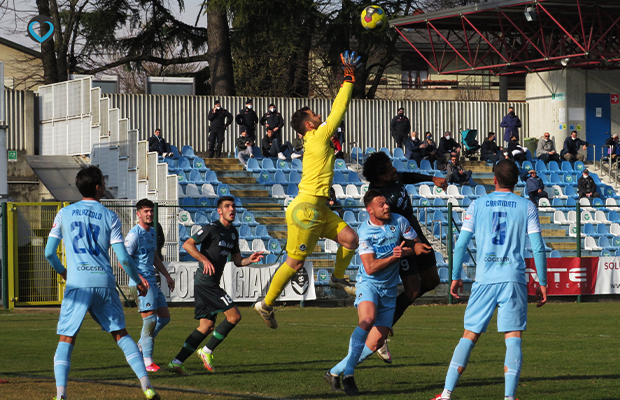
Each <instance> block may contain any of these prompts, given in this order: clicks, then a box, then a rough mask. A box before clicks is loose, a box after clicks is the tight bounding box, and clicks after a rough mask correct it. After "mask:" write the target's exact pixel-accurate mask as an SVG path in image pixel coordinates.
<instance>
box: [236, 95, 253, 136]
mask: <svg viewBox="0 0 620 400" xmlns="http://www.w3.org/2000/svg"><path fill="white" fill-rule="evenodd" d="M235 122H236V123H237V125H239V131H240V132H243V131H246V132H247V133H248V137H249V138H250V139H252V140H255V139H256V124H257V123H258V117H257V116H256V112H255V111H254V110H252V99H247V100H246V101H245V108H244V109H243V110H241V111H239V114H237V116H236V117H235Z"/></svg>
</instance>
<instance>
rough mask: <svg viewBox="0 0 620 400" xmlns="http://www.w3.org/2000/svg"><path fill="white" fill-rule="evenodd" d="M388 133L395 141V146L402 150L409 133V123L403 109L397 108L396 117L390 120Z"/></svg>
mask: <svg viewBox="0 0 620 400" xmlns="http://www.w3.org/2000/svg"><path fill="white" fill-rule="evenodd" d="M390 131H391V133H392V137H393V138H394V140H396V146H397V147H400V148H404V146H405V141H406V140H407V138H408V137H409V133H410V132H411V121H409V118H407V117H406V116H405V109H404V108H403V107H401V108H399V109H398V113H397V114H396V116H395V117H394V118H392V123H391V124H390Z"/></svg>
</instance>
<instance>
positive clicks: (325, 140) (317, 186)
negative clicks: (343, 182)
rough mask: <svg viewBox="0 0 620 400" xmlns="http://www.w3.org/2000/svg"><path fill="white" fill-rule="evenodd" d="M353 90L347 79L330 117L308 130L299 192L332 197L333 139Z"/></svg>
mask: <svg viewBox="0 0 620 400" xmlns="http://www.w3.org/2000/svg"><path fill="white" fill-rule="evenodd" d="M352 92H353V84H352V83H350V82H345V83H344V85H342V87H341V88H340V91H339V92H338V96H336V99H335V100H334V103H333V104H332V110H331V112H330V113H329V117H327V120H326V121H325V122H323V123H322V124H321V126H319V127H318V129H314V130H311V131H308V132H306V134H305V136H304V158H303V163H302V175H301V182H300V183H299V193H302V194H307V195H311V196H319V197H329V188H331V187H332V181H333V180H334V162H335V154H334V145H333V143H332V140H331V138H332V136H333V134H334V131H336V129H338V127H339V126H340V122H342V118H343V117H344V114H345V113H346V112H347V109H348V107H349V102H350V101H351V93H352ZM315 112H316V111H315Z"/></svg>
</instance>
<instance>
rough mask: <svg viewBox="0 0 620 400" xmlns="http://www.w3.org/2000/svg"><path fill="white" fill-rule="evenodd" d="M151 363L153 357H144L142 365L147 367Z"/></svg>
mask: <svg viewBox="0 0 620 400" xmlns="http://www.w3.org/2000/svg"><path fill="white" fill-rule="evenodd" d="M151 364H153V359H152V358H150V357H144V366H145V367H148V366H149V365H151Z"/></svg>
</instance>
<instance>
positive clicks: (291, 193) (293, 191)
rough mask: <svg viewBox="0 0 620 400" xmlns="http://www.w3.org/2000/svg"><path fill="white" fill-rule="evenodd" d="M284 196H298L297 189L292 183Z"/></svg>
mask: <svg viewBox="0 0 620 400" xmlns="http://www.w3.org/2000/svg"><path fill="white" fill-rule="evenodd" d="M286 194H287V196H289V197H297V195H298V194H299V188H298V187H297V185H295V184H294V183H291V184H290V185H288V187H287V188H286Z"/></svg>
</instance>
